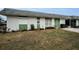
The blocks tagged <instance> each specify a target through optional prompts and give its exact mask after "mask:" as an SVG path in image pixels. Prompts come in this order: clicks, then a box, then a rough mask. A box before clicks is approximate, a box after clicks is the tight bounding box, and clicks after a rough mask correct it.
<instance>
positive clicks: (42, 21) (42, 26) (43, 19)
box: [40, 18, 45, 29]
mask: <svg viewBox="0 0 79 59" xmlns="http://www.w3.org/2000/svg"><path fill="white" fill-rule="evenodd" d="M40 28H44V29H45V18H40Z"/></svg>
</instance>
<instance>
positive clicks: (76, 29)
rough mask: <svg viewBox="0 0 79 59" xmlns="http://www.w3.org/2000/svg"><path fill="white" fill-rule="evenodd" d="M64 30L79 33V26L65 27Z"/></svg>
mask: <svg viewBox="0 0 79 59" xmlns="http://www.w3.org/2000/svg"><path fill="white" fill-rule="evenodd" d="M63 30H66V31H72V32H77V33H79V28H63Z"/></svg>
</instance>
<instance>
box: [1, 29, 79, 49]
mask: <svg viewBox="0 0 79 59" xmlns="http://www.w3.org/2000/svg"><path fill="white" fill-rule="evenodd" d="M0 49H3V50H63V49H68V50H70V49H79V33H74V32H68V31H63V30H55V29H53V30H41V31H39V30H38V31H24V32H14V33H6V34H0Z"/></svg>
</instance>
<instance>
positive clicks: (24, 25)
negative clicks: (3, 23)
mask: <svg viewBox="0 0 79 59" xmlns="http://www.w3.org/2000/svg"><path fill="white" fill-rule="evenodd" d="M19 30H27V24H19Z"/></svg>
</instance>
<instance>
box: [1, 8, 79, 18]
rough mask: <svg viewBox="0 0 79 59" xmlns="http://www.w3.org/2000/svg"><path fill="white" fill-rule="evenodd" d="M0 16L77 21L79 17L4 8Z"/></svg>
mask: <svg viewBox="0 0 79 59" xmlns="http://www.w3.org/2000/svg"><path fill="white" fill-rule="evenodd" d="M0 14H2V15H6V16H31V17H48V18H64V19H79V16H66V15H59V14H49V13H41V12H33V11H24V10H17V9H11V8H4V9H3V10H2V11H0Z"/></svg>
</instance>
